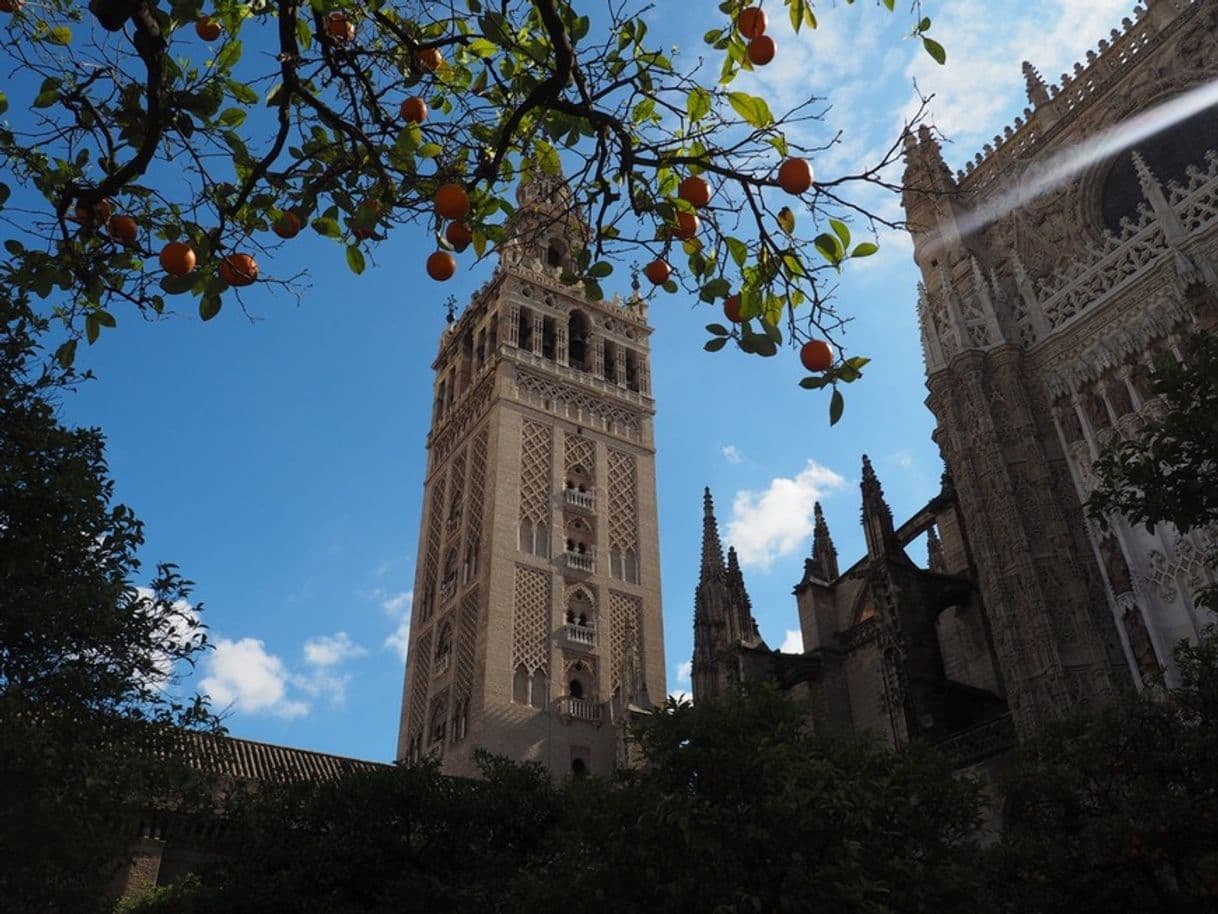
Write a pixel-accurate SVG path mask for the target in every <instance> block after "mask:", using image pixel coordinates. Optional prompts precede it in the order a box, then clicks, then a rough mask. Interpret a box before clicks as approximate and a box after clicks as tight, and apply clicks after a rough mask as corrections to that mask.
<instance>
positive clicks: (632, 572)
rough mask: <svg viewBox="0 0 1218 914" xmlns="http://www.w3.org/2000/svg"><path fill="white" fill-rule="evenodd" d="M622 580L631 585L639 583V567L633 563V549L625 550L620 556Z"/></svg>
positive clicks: (636, 563) (635, 562)
mask: <svg viewBox="0 0 1218 914" xmlns="http://www.w3.org/2000/svg"><path fill="white" fill-rule="evenodd" d="M622 580H623V581H628V582H629V583H631V584H637V583H639V565H638V562H637V561H635V558H634V550H633V549H627V550H626V552H625V554H624V555H623V556H622Z"/></svg>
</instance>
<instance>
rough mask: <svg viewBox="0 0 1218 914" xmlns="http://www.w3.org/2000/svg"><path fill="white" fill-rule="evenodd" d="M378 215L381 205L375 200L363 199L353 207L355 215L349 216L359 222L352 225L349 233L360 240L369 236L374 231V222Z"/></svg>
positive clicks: (379, 214) (353, 220)
mask: <svg viewBox="0 0 1218 914" xmlns="http://www.w3.org/2000/svg"><path fill="white" fill-rule="evenodd" d="M380 216H381V205H380V204H379V203H377V202H376V201H375V200H365V201H364V202H363V203H361V204H360V205H359V206H357V207H356V208H355V215H354V216H352V217H351V221H352V222H357V223H361V224H360V225H357V226H354V227H352V229H351V234H352V235H354V236H355V237H356V238H359V239H361V240H362V239H364V238H371V237H372V233H373V232H374V231H375V223H376V221H377V220H378V219H379V218H380Z"/></svg>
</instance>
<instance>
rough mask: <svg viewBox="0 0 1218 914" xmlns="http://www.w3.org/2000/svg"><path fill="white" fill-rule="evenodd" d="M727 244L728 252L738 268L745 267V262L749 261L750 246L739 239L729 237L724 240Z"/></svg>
mask: <svg viewBox="0 0 1218 914" xmlns="http://www.w3.org/2000/svg"><path fill="white" fill-rule="evenodd" d="M723 241H724V243H726V244H727V251H728V253H729V254H731V255H732V260H734V261H735V262H736V266H738V267H742V266H744V262H745V261H746V260H748V259H749V246H748V245H747V244H745V243H744V242H743V241H741V240H740V239H738V238H732V237H731V236H728V237H727V238H724V239H723Z"/></svg>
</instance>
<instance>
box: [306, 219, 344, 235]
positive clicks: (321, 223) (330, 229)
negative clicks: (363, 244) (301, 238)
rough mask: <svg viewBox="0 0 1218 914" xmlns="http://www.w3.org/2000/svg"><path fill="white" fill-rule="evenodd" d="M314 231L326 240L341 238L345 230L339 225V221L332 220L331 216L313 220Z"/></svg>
mask: <svg viewBox="0 0 1218 914" xmlns="http://www.w3.org/2000/svg"><path fill="white" fill-rule="evenodd" d="M312 225H313V231H315V232H317V234H319V235H321V236H323V237H325V238H341V237H342V234H343V230H342V228H341V226H339V224H338V220H337V219H331V218H330V217H329V216H319V217H318V218H316V219H314V220H313V223H312Z"/></svg>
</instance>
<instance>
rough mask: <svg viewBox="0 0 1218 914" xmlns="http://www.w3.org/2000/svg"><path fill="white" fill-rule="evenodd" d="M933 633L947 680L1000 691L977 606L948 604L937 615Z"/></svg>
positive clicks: (997, 692) (995, 691) (996, 692)
mask: <svg viewBox="0 0 1218 914" xmlns="http://www.w3.org/2000/svg"><path fill="white" fill-rule="evenodd" d="M936 634H937V636H938V639H939V652H940V654H941V655H942V657H943V672H944V675H946V676H947V678H948V679H950V680H952V681H953V682H961V683H964V684H965V685H970V686H973V687H974V688H978V689H986V690H988V691H990V692H993V693H994V694H995V695H1000V694H1002V689H1001V687H1000V685H999V683H998V677H997V674H996V673H995V670H994V661H993V658H992V656H991V653H990V646H989V641H988V639H987V638H986V633H985V627H984V621H983V620H982V618H981V611H980V609H979V608H978V607H976V606H949V607H948V608H947V609H945V610H944V611H943V612H942V613H940V615H939V619H938V624H937V626H936Z"/></svg>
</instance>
